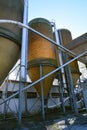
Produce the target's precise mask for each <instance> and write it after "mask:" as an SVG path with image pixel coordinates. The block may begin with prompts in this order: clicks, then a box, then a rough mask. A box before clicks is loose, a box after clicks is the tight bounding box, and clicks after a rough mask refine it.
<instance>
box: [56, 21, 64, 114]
mask: <svg viewBox="0 0 87 130" xmlns="http://www.w3.org/2000/svg"><path fill="white" fill-rule="evenodd" d="M54 32H55V39H56V43H57V45H61V43H60V40H59V35H58V32H57V29H56V24H55V23H54ZM58 54H59V62H60V66H62V65H63V60H62V52H61V50H58ZM61 73H62V79H63V85H64V86H65V85H66V82H65V75H64V68H63V67H62V68H61ZM61 98H62V99H61V100H62V105H63V111H64V112H65V106H64V101H63V95H61Z"/></svg>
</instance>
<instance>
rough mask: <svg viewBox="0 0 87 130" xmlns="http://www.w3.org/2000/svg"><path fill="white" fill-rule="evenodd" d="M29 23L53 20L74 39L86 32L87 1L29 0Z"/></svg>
mask: <svg viewBox="0 0 87 130" xmlns="http://www.w3.org/2000/svg"><path fill="white" fill-rule="evenodd" d="M28 13H29V15H28V19H29V21H30V20H32V19H34V18H38V17H42V18H46V19H47V20H54V21H55V23H56V26H57V29H60V28H66V29H68V30H70V31H71V33H72V37H73V38H76V37H78V36H80V35H82V34H84V33H86V32H87V0H29V11H28Z"/></svg>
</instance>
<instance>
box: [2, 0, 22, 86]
mask: <svg viewBox="0 0 87 130" xmlns="http://www.w3.org/2000/svg"><path fill="white" fill-rule="evenodd" d="M23 8H24V7H23V0H13V1H12V0H0V19H5V20H15V21H19V22H22V21H23ZM20 46H21V28H19V27H18V26H17V25H14V24H8V23H3V24H2V23H0V84H1V83H2V82H3V80H4V79H5V77H6V76H7V74H8V73H9V71H10V70H11V69H12V67H13V66H14V65H15V63H16V62H17V60H18V58H19V53H20Z"/></svg>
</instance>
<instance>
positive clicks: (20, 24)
mask: <svg viewBox="0 0 87 130" xmlns="http://www.w3.org/2000/svg"><path fill="white" fill-rule="evenodd" d="M0 23H9V24H16V25H18V27H24V28H26V29H29V30H31V31H32V32H34V33H36V34H37V35H39V36H41V37H43V38H45V39H46V40H48V41H50V42H51V43H54V44H55V45H56V46H58V47H59V49H60V50H62V51H65V52H68V53H69V55H71V56H73V57H75V56H76V54H75V53H74V52H72V51H70V50H68V49H67V48H65V47H64V46H62V45H57V43H56V42H55V41H53V40H52V39H50V38H48V37H46V36H45V35H43V34H41V33H40V32H38V31H36V30H35V29H33V28H31V27H29V26H27V25H25V24H23V23H21V22H18V21H14V20H0Z"/></svg>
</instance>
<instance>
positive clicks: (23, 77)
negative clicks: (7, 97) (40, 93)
mask: <svg viewBox="0 0 87 130" xmlns="http://www.w3.org/2000/svg"><path fill="white" fill-rule="evenodd" d="M23 24H25V25H28V0H24V14H23ZM27 42H28V29H27V28H23V30H22V47H21V60H20V85H19V113H18V123H19V128H21V123H22V109H23V98H24V93H23V91H22V89H23V87H24V84H23V83H22V82H25V81H26V75H27V73H26V70H27V68H26V66H27V65H26V64H27V52H26V48H27V45H28V43H27Z"/></svg>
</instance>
